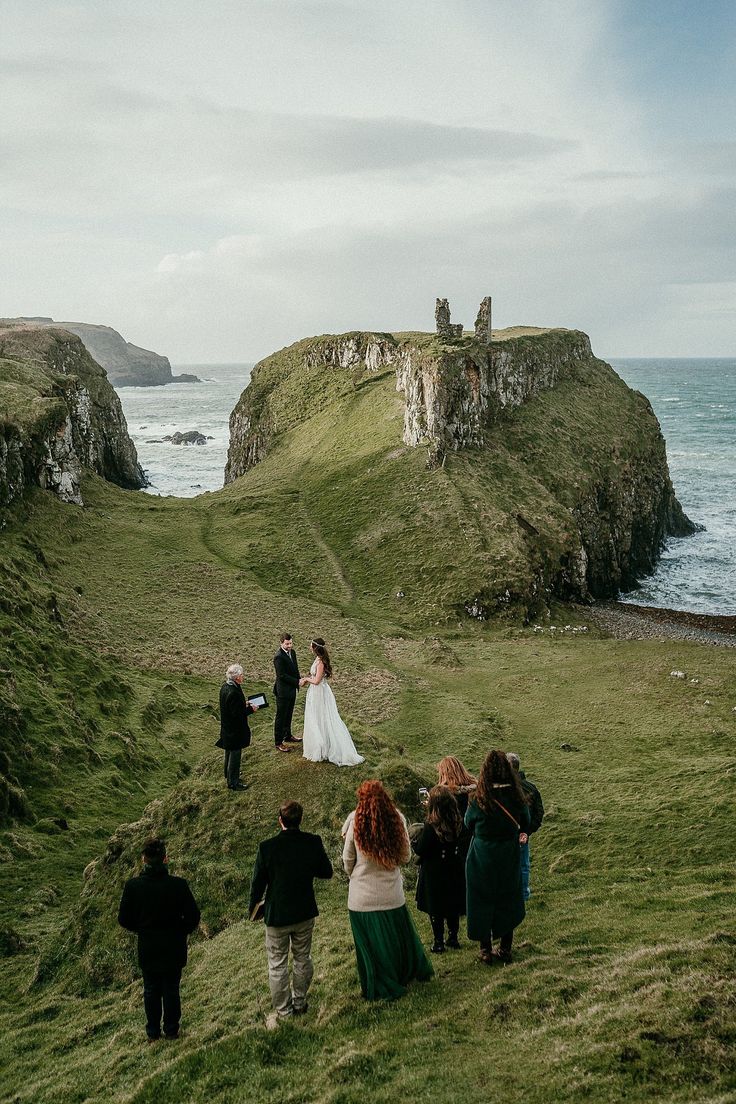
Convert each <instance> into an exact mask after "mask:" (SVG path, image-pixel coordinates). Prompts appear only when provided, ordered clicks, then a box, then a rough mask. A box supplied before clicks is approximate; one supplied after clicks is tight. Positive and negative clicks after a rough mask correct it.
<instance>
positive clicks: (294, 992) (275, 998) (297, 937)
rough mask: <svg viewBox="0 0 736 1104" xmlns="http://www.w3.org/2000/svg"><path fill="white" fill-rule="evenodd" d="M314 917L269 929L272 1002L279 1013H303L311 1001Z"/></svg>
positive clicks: (267, 930)
mask: <svg viewBox="0 0 736 1104" xmlns="http://www.w3.org/2000/svg"><path fill="white" fill-rule="evenodd" d="M313 931H314V917H312V919H311V920H302V921H301V922H300V923H299V924H287V925H286V926H285V927H283V928H269V927H267V928H266V953H267V954H268V984H269V985H270V987H271V1003H272V1004H273V1006H274V1008H275V1009H276V1011H277V1012H278V1014H279V1016H290V1015H291V1014H292V1012H301V1011H302V1010H303V1009H304V1007H305V1006H306V1003H307V990H308V989H309V983H310V982H311V980H312V975H313V974H314V964H313V962H312V953H311V952H312V932H313ZM290 949H291V956H292V978H291V985H289V950H290Z"/></svg>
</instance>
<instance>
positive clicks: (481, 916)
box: [465, 749, 529, 965]
mask: <svg viewBox="0 0 736 1104" xmlns="http://www.w3.org/2000/svg"><path fill="white" fill-rule="evenodd" d="M465 824H466V826H467V827H468V829H469V830H470V832H471V833H472V836H473V838H472V840H471V843H470V849H469V851H468V858H467V862H466V867H465V876H466V880H467V907H468V936H469V937H470V939H477V940H478V941H479V942H480V957H481V961H482V962H485V963H487V964H488V965H491V964H493V963H496V962H499V963H506V962H511V945H512V942H513V938H514V929H515V928H516V927H518V925H519V924H520V923H521V921H522V920H523V919H524V912H525V910H524V894H523V891H522V883H521V860H520V856H519V833H520V832H527V831H528V830H529V810H528V808H527V802H526V795H525V794H524V791H523V789H522V788H521V779H520V778H519V776H518V775H517V773H516V771H514V770H512V768H511V764H510V763H509V761H508V759H507V758H506V756H505V755H504V753H503V752H502V751H497V750H495V749H494V750H493V751H489V752H488V755H487V756H486V758H485V762H484V763H483V766H482V767H481V769H480V776H479V778H478V786H477V789H476V791H475V793H474V794H473V796H472V797H471V799H470V804H469V805H468V811H467V813H466V814H465ZM494 939H497V940H498V941H499V949H498V951H494V950H493V940H494Z"/></svg>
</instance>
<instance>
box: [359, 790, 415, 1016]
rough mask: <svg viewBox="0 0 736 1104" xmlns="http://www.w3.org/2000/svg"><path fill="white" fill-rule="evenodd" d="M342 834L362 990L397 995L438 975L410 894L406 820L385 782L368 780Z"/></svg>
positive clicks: (379, 996) (373, 996)
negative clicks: (404, 870)
mask: <svg viewBox="0 0 736 1104" xmlns="http://www.w3.org/2000/svg"><path fill="white" fill-rule="evenodd" d="M342 835H343V839H344V840H345V844H344V847H343V852H342V863H343V866H344V867H345V872H346V874H347V875H348V877H349V878H350V888H349V890H348V911H349V915H350V927H351V928H352V930H353V939H354V940H355V954H356V957H357V959H358V975H359V977H360V989H361V992H362V994H363V996H364V997H366V998H367V999H368V1000H395V999H396V998H397V997H402V996H403V995H404V993H405V992H406V987H407V985H408V983H409V982H410V981H412V980H413V979H414V978H417V979H418V980H419V981H428V980H429V978H431V977H432V974H433V970H432V966H431V965H430V962H429V960H428V958H427V956H426V954H425V953H424V948H423V947H422V944H421V943H420V941H419V936H418V935H417V931H416V928H415V927H414V922H413V921H412V918H411V916H410V915H409V910H408V909H407V907H406V898H405V897H404V882H403V879H402V876H401V865H402V864H403V863H407V862H408V861H409V855H410V853H411V848H410V845H409V833H408V830H407V826H406V820H405V818H404V815H403V813H401V812H399V810H398V809H397V808H396V806H395V805H394V803H393V801H392V800H391V798H390V797H389V795H388V794H387V793H386V790H385V789H384V788H383V785H382V784H381V783H380V782H378V781H372V782H363V783H362V785H361V786H359V787H358V805H357V808H356V809H355V812H352V813H351V814H350V816H349V817H348V818H347V820H346V821H345V823H344V824H343V827H342Z"/></svg>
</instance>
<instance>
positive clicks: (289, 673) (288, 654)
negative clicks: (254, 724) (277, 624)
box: [273, 632, 301, 751]
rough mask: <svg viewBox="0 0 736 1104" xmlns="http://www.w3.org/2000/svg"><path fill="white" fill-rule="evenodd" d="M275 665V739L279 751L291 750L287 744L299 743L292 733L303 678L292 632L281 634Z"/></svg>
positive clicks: (274, 659)
mask: <svg viewBox="0 0 736 1104" xmlns="http://www.w3.org/2000/svg"><path fill="white" fill-rule="evenodd" d="M273 666H274V670H275V671H276V682H275V683H274V687H273V692H274V695H275V697H276V716H275V718H274V722H273V740H274V743H275V744H276V750H277V751H291V748H290V747H286V744H293V743H297V737H295V736H292V734H291V718H292V717H293V715H294V706H295V704H296V693H297V690H298V689H299V679H300V678H301V676H300V674H299V664H298V662H297V658H296V652H295V651H294V646H293V643H292V639H291V633H288V632H283V633H282V634H281V647H280V648H279V650H278V651H277V653H276V655H275V656H274V657H273Z"/></svg>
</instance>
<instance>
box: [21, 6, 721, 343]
mask: <svg viewBox="0 0 736 1104" xmlns="http://www.w3.org/2000/svg"><path fill="white" fill-rule="evenodd" d="M691 8H692V6H690V7H687V8H684V7H683V9H682V11H679V5H678V13H677V18H676V24H677V25H676V26H674V25H673V24H674V22H675V20H673V18H672V15H673V12H672V5H671V4H669V3H665V2H664V0H662V2H661V3H649V4H648V5H646V11H645V14H644V15H642V14H640V10H639V9H640V6H639V5H634V4H629V3H627V2H624V0H618V2H613V0H610V2H608V0H559V2H558V3H555V4H550V3H548V2H547V0H525V2H524V3H523V4H519V3H518V0H516V2H511V0H508V2H507V0H494V3H492V4H491V3H488V0H447V2H439V0H434V2H433V0H422V2H419V0H402V2H401V3H400V4H397V3H396V2H395V0H260V2H256V0H239V2H238V3H235V2H231V0H212V2H211V3H210V4H209V5H202V4H201V3H199V2H194V0H176V2H173V0H160V2H159V3H157V4H155V5H151V4H148V3H145V4H144V3H143V2H139V0H120V2H118V3H116V4H115V5H114V6H113V5H107V4H100V3H97V2H82V0H80V2H76V3H74V2H68V3H54V2H36V0H23V2H21V0H0V18H1V19H2V26H3V38H2V41H1V42H0V55H2V56H0V73H1V74H2V89H1V94H0V314H4V315H17V314H44V315H52V316H53V317H56V318H60V319H69V320H72V319H73V320H78V321H89V322H100V323H106V324H109V325H112V326H114V327H115V328H117V329H119V330H120V331H121V332H122V333H123V334H124V335H125V336H126V338H128V340H131V341H133V342H135V343H136V344H141V345H145V346H148V347H150V348H154V349H156V350H157V351H159V352H162V353H166V354H167V355H169V356H170V357H171V359H172V360H173V361H174V362H176V363H187V362H217V361H243V360H252V359H257V358H258V357H260V356H263V355H265V354H267V353H268V352H270V351H272V350H273V349H275V348H279V347H281V346H283V345H285V344H288V343H289V342H291V341H294V340H296V339H298V338H300V337H303V336H306V335H308V334H311V333H324V332H339V331H341V330H346V329H357V328H380V329H385V330H391V329H429V328H431V327H432V325H433V310H434V299H435V296H437V295H446V296H448V297H449V298H450V301H451V305H452V307H453V316H454V317H455V318H456V319H457V320H458V321H463V322H465V324H466V325H469V324H471V323H472V322H473V320H474V317H475V311H476V309H477V304H478V302H479V300H480V299H481V298H482V297H483V296H484V295H486V294H492V295H493V298H494V314H495V316H494V324H496V325H514V324H520V323H528V324H535V325H563V326H575V327H579V328H581V329H584V330H586V331H587V332H588V333H590V335H591V337H592V340H593V345H594V348H595V350H596V351H597V352H598V353H599V354H600V355H602V356H625V355H632V356H635V355H670V356H678V355H680V356H698V355H701V356H706V355H718V354H721V355H729V354H731V355H733V332H734V322H735V321H736V294H735V293H736V267H735V266H734V261H733V250H732V246H731V243H732V242H733V240H734V236H735V234H736V204H735V203H734V198H735V195H734V193H735V192H736V143H735V142H734V141H733V137H732V133H731V132H732V122H731V120H732V118H733V109H734V104H733V98H734V96H733V93H734V81H735V80H736V78H735V77H734V75H733V74H734V67H733V64H732V62H733V54H734V46H736V30H735V26H734V15H733V12H732V10H731V6H730V5H726V4H720V3H718V2H715V0H714V2H712V3H709V4H706V5H705V6H704V10H703V11H702V12H699V11H693V10H691ZM704 24H706V25H707V34H706V33H705V29H704ZM653 43H654V44H655V45H656V49H653V48H652V44H653ZM685 62H686V64H685Z"/></svg>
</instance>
